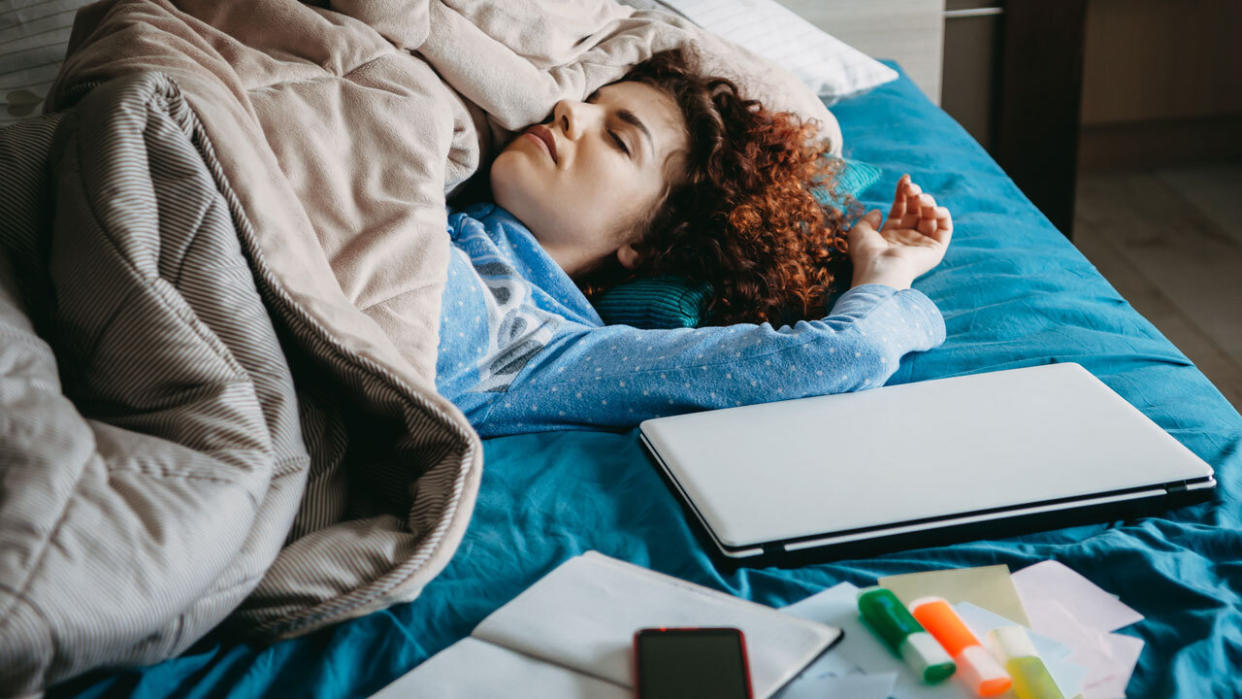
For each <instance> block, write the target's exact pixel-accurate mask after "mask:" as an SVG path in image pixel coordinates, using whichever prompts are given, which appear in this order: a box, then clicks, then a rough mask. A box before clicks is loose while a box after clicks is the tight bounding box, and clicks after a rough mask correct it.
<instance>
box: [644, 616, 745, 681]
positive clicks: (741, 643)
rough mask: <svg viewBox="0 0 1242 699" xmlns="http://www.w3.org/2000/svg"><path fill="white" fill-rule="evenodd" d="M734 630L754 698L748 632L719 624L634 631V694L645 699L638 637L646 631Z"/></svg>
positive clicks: (743, 667)
mask: <svg viewBox="0 0 1242 699" xmlns="http://www.w3.org/2000/svg"><path fill="white" fill-rule="evenodd" d="M725 630H727V631H734V632H736V633H737V642H738V645H739V646H740V647H741V650H742V675H743V676H744V677H745V678H746V699H754V696H755V690H754V688H753V687H752V685H751V680H750V656H749V655H748V654H747V653H746V634H744V633H742V630H741V629H738V628H732V627H719V626H669V627H664V626H661V627H658V628H657V627H653V628H646V629H639V630H637V631H635V632H634V639H633V642H632V643H633V652H631V653H630V674H631V676H632V677H633V678H634V695H635V696H636V697H637V699H644V697H643V696H642V693H641V692H642V690H641V687H642V685H641V683H640V682H639V678H638V637H639V636H641V635H642V634H644V633H668V632H673V633H677V632H689V631H725Z"/></svg>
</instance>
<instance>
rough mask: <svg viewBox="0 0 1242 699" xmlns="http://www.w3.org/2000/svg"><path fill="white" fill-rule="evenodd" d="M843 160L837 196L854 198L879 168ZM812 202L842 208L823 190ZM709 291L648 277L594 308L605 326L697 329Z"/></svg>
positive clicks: (625, 286)
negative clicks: (815, 200)
mask: <svg viewBox="0 0 1242 699" xmlns="http://www.w3.org/2000/svg"><path fill="white" fill-rule="evenodd" d="M844 160H845V167H844V168H843V169H842V170H841V172H840V173H838V175H837V186H836V191H837V192H838V194H841V195H847V194H848V195H849V196H851V197H855V198H857V197H858V195H859V194H861V193H862V192H863V191H864V190H865V189H867V188H868V187H870V186H871V185H873V184H875V181H876V180H878V179H880V174H881V170H880V168H878V167H876V166H874V165H870V164H868V163H864V162H862V161H860V160H850V159H848V158H846V159H844ZM815 198H816V199H818V200H819V202H820V203H821V204H823V205H824V206H835V207H839V206H841V204H842V201H841V200H840V199H837V198H834V197H832V196H831V195H830V194H829V193H828V192H827V191H826V190H825V189H823V188H819V189H816V190H815ZM711 291H712V288H711V285H709V284H704V283H700V282H694V281H691V280H689V279H683V278H681V277H670V276H662V277H648V278H645V279H635V280H634V281H632V282H626V283H625V284H618V285H617V286H614V287H613V288H611V289H609V290H608V291H606V292H604V293H603V294H601V295H600V297H599V298H597V299H595V302H594V305H595V310H596V311H597V312H599V317H600V318H601V319H603V321H604V323H605V324H607V325H632V326H634V327H636V328H646V329H654V330H660V329H670V328H697V327H698V326H699V325H700V324H701V323H702V322H703V313H704V311H705V310H706V309H707V303H708V302H709V301H710V300H711Z"/></svg>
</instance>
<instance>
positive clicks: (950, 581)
mask: <svg viewBox="0 0 1242 699" xmlns="http://www.w3.org/2000/svg"><path fill="white" fill-rule="evenodd" d="M877 584H879V585H880V586H881V587H886V588H888V589H889V590H892V591H893V594H895V595H897V599H899V600H901V601H902V602H904V603H905V604H910V602H912V601H914V600H915V599H918V598H919V597H929V596H935V597H943V598H945V599H946V600H948V601H949V603H950V604H957V603H958V602H970V603H971V604H977V605H979V606H980V607H983V608H984V609H986V610H988V611H990V612H992V613H994V614H999V615H1001V616H1003V617H1005V618H1006V619H1013V620H1014V621H1015V622H1017V623H1019V624H1021V625H1022V626H1027V627H1029V626H1030V625H1031V624H1030V620H1029V619H1028V618H1027V612H1028V611H1029V610H1027V609H1026V608H1024V607H1023V605H1022V600H1021V599H1020V598H1019V597H1018V591H1017V590H1016V589H1014V583H1013V581H1012V580H1010V576H1009V566H1006V565H994V566H981V567H978V568H949V569H947V570H931V571H927V572H925V573H909V574H906V575H888V576H885V577H883V578H880V579H879V581H878V583H877Z"/></svg>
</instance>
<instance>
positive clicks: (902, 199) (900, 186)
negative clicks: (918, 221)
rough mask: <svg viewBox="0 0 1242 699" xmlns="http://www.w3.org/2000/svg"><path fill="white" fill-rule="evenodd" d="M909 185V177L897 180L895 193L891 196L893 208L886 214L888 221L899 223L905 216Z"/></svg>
mask: <svg viewBox="0 0 1242 699" xmlns="http://www.w3.org/2000/svg"><path fill="white" fill-rule="evenodd" d="M910 184H911V182H910V176H909V175H902V176H901V179H900V180H897V191H896V192H895V193H894V194H893V208H892V209H890V210H889V212H888V220H890V221H900V220H901V217H902V216H905V215H906V191H907V188H908V187H909V186H910Z"/></svg>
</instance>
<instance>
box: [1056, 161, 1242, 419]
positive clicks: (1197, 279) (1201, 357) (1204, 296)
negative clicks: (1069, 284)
mask: <svg viewBox="0 0 1242 699" xmlns="http://www.w3.org/2000/svg"><path fill="white" fill-rule="evenodd" d="M1074 244H1075V245H1077V246H1078V249H1079V250H1081V251H1082V252H1083V254H1084V255H1086V256H1087V258H1088V259H1089V260H1091V262H1092V264H1094V265H1095V266H1096V268H1097V269H1098V270H1099V271H1100V273H1101V274H1103V275H1104V276H1105V277H1106V278H1107V279H1108V280H1109V282H1111V283H1112V285H1113V286H1114V287H1115V288H1116V289H1117V290H1118V291H1119V292H1121V295H1122V296H1124V297H1125V298H1126V299H1128V300H1129V301H1130V304H1131V305H1133V306H1134V307H1135V308H1136V309H1137V310H1138V311H1139V312H1140V313H1142V314H1143V315H1144V316H1146V317H1147V319H1148V320H1150V321H1151V322H1152V323H1153V324H1154V325H1155V326H1156V327H1157V328H1159V330H1160V332H1162V333H1163V334H1164V335H1165V337H1167V338H1169V340H1171V341H1172V342H1173V344H1175V345H1177V346H1178V348H1179V349H1181V350H1182V352H1183V353H1185V354H1186V356H1187V357H1189V358H1190V359H1191V361H1193V362H1194V363H1195V365H1197V366H1198V367H1199V369H1200V370H1201V371H1202V372H1203V373H1204V374H1206V375H1207V377H1208V378H1209V379H1211V380H1212V383H1214V384H1216V387H1217V388H1218V389H1220V392H1221V393H1223V394H1224V395H1225V397H1226V398H1228V399H1229V400H1230V402H1232V403H1233V405H1234V407H1235V408H1238V409H1239V410H1240V411H1242V163H1239V164H1228V165H1205V166H1201V167H1195V168H1179V169H1167V170H1146V171H1125V172H1101V173H1084V174H1080V175H1079V178H1078V196H1077V202H1076V207H1075V212H1074Z"/></svg>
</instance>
